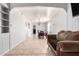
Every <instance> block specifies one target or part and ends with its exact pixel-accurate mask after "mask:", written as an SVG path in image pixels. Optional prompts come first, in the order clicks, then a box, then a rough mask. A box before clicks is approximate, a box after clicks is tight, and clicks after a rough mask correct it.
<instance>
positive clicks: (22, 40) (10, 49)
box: [10, 39, 26, 50]
mask: <svg viewBox="0 0 79 59" xmlns="http://www.w3.org/2000/svg"><path fill="white" fill-rule="evenodd" d="M24 40H26V39H24ZM24 40H21V41H19V42H18V43H17V44H16V45H14V46H13V47H11V48H10V50H12V49H13V48H15V47H16V46H17V45H19V44H20V43H22V42H23V41H24Z"/></svg>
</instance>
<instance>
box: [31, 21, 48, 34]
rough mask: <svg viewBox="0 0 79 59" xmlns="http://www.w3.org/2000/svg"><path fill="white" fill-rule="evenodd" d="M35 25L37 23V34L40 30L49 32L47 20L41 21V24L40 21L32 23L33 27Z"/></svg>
mask: <svg viewBox="0 0 79 59" xmlns="http://www.w3.org/2000/svg"><path fill="white" fill-rule="evenodd" d="M33 25H36V32H37V33H36V34H38V30H40V31H44V32H47V22H43V23H40V25H39V23H32V29H33ZM32 31H33V30H32Z"/></svg>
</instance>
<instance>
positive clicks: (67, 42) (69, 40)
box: [47, 31, 79, 56]
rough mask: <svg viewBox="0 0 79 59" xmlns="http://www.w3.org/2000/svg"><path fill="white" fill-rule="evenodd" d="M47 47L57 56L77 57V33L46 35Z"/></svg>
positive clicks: (78, 48)
mask: <svg viewBox="0 0 79 59" xmlns="http://www.w3.org/2000/svg"><path fill="white" fill-rule="evenodd" d="M47 39H48V45H49V46H50V48H51V50H52V51H54V53H55V55H57V56H79V31H75V32H72V31H60V32H59V33H58V34H57V35H55V34H48V35H47Z"/></svg>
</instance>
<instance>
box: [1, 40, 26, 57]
mask: <svg viewBox="0 0 79 59" xmlns="http://www.w3.org/2000/svg"><path fill="white" fill-rule="evenodd" d="M24 40H26V39H24ZM24 40H21V41H19V42H18V43H17V44H16V45H15V46H13V47H11V48H10V49H8V50H6V51H5V52H4V53H2V54H1V56H4V55H5V54H6V53H7V52H9V51H10V50H12V49H13V48H15V47H16V46H17V45H19V44H20V43H22V42H23V41H24Z"/></svg>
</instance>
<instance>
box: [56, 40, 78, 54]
mask: <svg viewBox="0 0 79 59" xmlns="http://www.w3.org/2000/svg"><path fill="white" fill-rule="evenodd" d="M62 53H64V54H67V53H72V54H73V53H77V54H78V55H79V41H59V42H58V43H57V54H58V55H61V54H62Z"/></svg>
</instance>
